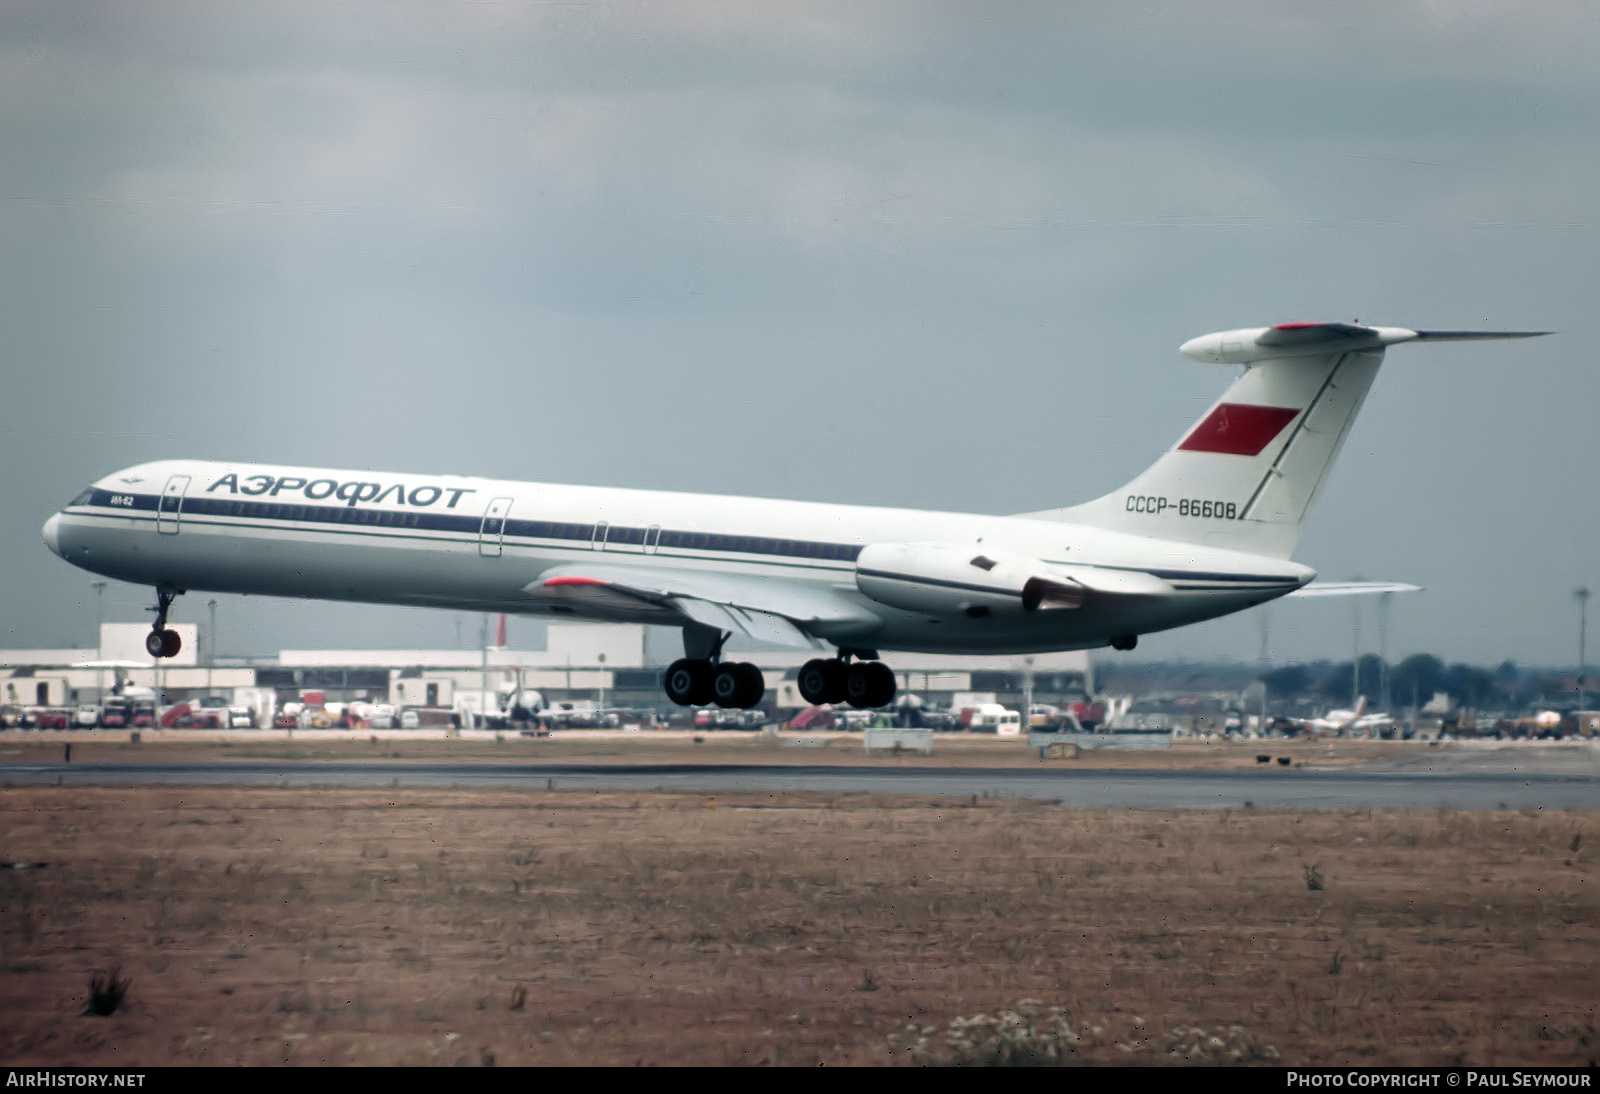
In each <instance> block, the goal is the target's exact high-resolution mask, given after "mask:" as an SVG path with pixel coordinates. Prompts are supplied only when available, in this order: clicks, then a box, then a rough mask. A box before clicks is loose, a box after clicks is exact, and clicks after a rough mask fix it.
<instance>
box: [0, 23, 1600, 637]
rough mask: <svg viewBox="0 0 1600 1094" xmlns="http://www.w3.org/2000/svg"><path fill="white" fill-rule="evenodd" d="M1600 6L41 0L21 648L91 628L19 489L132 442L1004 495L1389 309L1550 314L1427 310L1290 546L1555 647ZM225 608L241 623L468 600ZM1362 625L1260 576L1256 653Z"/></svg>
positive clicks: (14, 610)
mask: <svg viewBox="0 0 1600 1094" xmlns="http://www.w3.org/2000/svg"><path fill="white" fill-rule="evenodd" d="M1597 32H1600V5H1595V4H1593V3H1592V2H1589V0H1581V2H1580V0H1573V2H1566V3H1564V2H1546V3H1531V4H1506V3H1500V2H1488V0H1373V2H1355V3H1345V4H1339V5H1323V4H1292V3H1283V2H1276V3H1256V2H1243V0H1240V2H1223V0H1214V2H1211V3H1206V4H1188V3H1171V4H1161V3H1117V4H1075V3H1047V4H1039V5H1026V4H1020V3H1007V4H992V3H968V4H962V3H948V4H938V3H915V4H911V3H906V4H896V3H872V4H859V3H839V4H824V3H797V2H785V3H781V4H755V3H720V4H719V3H677V4H674V3H651V4H628V3H603V4H585V3H554V4H546V3H499V2H493V0H486V2H475V3H390V2H385V3H334V2H329V0H316V2H307V3H292V2H276V3H272V4H249V5H231V4H230V5H219V4H209V3H176V2H159V0H152V2H145V3H140V4H113V3H107V4H89V3H72V2H63V0H47V2H38V3H25V2H9V3H6V4H5V5H4V6H0V148H4V149H5V153H4V155H3V156H0V340H3V344H4V347H5V357H4V361H5V363H4V365H3V373H0V375H3V376H4V380H5V382H4V387H3V390H4V404H3V405H4V408H5V414H4V420H3V422H0V445H3V456H4V467H5V477H4V480H3V481H4V487H3V490H4V498H5V502H6V504H5V506H4V512H5V514H6V519H5V521H4V522H3V525H0V558H3V559H4V560H5V563H6V566H5V576H4V579H3V581H0V625H3V633H0V646H13V647H14V646H31V645H43V646H56V645H66V644H80V643H84V644H86V643H87V642H88V641H89V635H90V632H91V630H92V625H93V621H94V617H95V604H94V595H93V593H92V591H91V590H90V587H89V580H90V578H89V575H87V574H85V573H83V572H81V571H78V570H74V569H72V568H71V567H69V566H67V565H66V564H65V563H62V562H61V561H59V560H58V559H56V558H55V557H54V556H52V555H51V554H49V552H48V551H47V550H46V549H45V548H44V546H43V544H42V543H41V542H40V540H39V536H38V528H39V525H40V524H41V523H43V521H44V520H45V518H46V517H47V516H48V515H49V514H50V512H52V511H53V510H54V509H55V508H56V507H58V506H59V505H61V504H62V503H64V502H65V501H66V500H68V499H69V498H70V497H71V496H72V495H73V494H74V493H75V492H76V491H77V490H78V489H79V488H80V487H81V486H82V485H83V484H84V483H85V482H87V481H88V480H90V479H91V478H94V477H97V476H99V475H101V474H103V473H105V472H106V471H109V470H111V469H113V468H116V467H121V466H125V465H128V464H133V463H137V462H139V461H141V460H147V459H154V458H161V457H171V456H192V457H198V458H213V459H226V458H239V459H249V460H264V461H286V462H287V461H292V462H295V463H303V464H313V465H328V466H333V467H360V468H366V467H372V468H391V469H396V470H421V471H441V472H443V471H449V472H460V473H465V474H480V475H491V476H503V477H507V478H522V479H533V480H542V481H557V482H579V483H594V484H605V485H625V486H636V487H646V488H665V489H676V490H703V491H713V492H720V493H748V494H760V495H770V496H782V497H800V498H808V499H816V500H825V501H841V502H863V503H872V504H892V505H910V506H917V507H927V508H943V509H963V510H974V511H980V512H998V513H1005V512H1018V511H1025V510H1030V509H1039V508H1045V507H1051V506H1057V505H1064V504H1070V503H1072V502H1075V501H1079V500H1085V499H1087V498H1090V497H1094V496H1096V495H1098V494H1100V493H1102V492H1104V491H1106V490H1109V489H1111V488H1113V487H1115V486H1117V485H1119V484H1120V483H1121V482H1124V481H1126V480H1127V479H1129V478H1131V477H1133V475H1135V474H1136V473H1137V472H1138V471H1140V470H1141V469H1142V468H1143V467H1145V466H1146V465H1147V464H1148V463H1149V462H1150V461H1151V460H1153V459H1154V458H1155V456H1156V455H1157V454H1158V453H1159V452H1160V451H1162V450H1163V449H1164V448H1165V447H1166V446H1168V445H1169V444H1171V443H1172V441H1173V440H1174V439H1175V438H1176V437H1177V436H1179V435H1180V434H1181V433H1182V432H1183V431H1184V430H1185V428H1186V427H1187V426H1188V424H1189V423H1190V422H1191V421H1192V420H1193V419H1194V418H1195V417H1196V416H1198V414H1199V413H1200V412H1201V411H1202V410H1203V409H1204V408H1205V406H1206V405H1207V404H1208V403H1209V401H1210V400H1211V399H1213V398H1214V397H1215V396H1216V395H1217V394H1218V393H1219V392H1220V390H1221V389H1222V387H1223V386H1224V385H1225V384H1226V382H1227V381H1228V379H1229V378H1230V376H1231V373H1230V372H1229V371H1228V370H1224V369H1218V368H1215V367H1208V366H1203V365H1198V364H1195V363H1193V362H1189V361H1187V360H1185V359H1183V358H1181V357H1179V356H1178V355H1177V352H1176V348H1177V346H1178V344H1179V343H1180V342H1182V341H1183V340H1184V339H1186V338H1189V337H1191V336H1193V335H1196V334H1200V333H1204V332H1206V331H1210V330H1218V329H1223V328H1228V327H1237V326H1251V325H1261V324H1267V323H1274V322H1280V321H1284V320H1299V319H1350V318H1357V317H1359V318H1360V319H1362V320H1365V321H1368V322H1376V323H1382V324H1388V325H1396V326H1410V327H1430V326H1431V327H1450V328H1456V327H1476V326H1482V327H1499V328H1511V329H1530V328H1532V329H1555V330H1559V331H1560V332H1561V334H1560V335H1559V336H1557V337H1555V338H1548V339H1543V340H1539V341H1536V342H1513V343H1506V344H1501V345H1484V346H1443V345H1441V346H1418V347H1409V348H1404V347H1403V348H1401V349H1399V350H1396V351H1395V352H1393V353H1392V354H1391V355H1390V358H1389V362H1388V364H1387V365H1386V368H1385V371H1384V373H1383V375H1382V376H1381V377H1380V379H1379V381H1378V385H1377V387H1376V389H1375V391H1374V392H1373V394H1372V396H1371V397H1370V398H1369V400H1368V402H1367V406H1366V410H1365V411H1364V412H1363V415H1362V417H1361V419H1360V420H1359V421H1358V422H1357V424H1356V427H1355V429H1354V432H1353V434H1352V436H1351V439H1350V441H1349V443H1348V445H1347V447H1346V449H1345V454H1344V456H1343V458H1342V460H1341V462H1340V464H1339V465H1338V466H1337V467H1336V469H1335V471H1334V473H1333V476H1332V480H1331V483H1330V485H1329V486H1328V488H1327V489H1326V490H1325V492H1324V493H1323V496H1322V499H1321V502H1320V504H1319V507H1318V511H1317V514H1316V516H1315V518H1314V519H1313V521H1312V523H1311V526H1310V528H1309V530H1308V532H1307V535H1306V537H1305V540H1304V541H1303V543H1302V546H1301V549H1300V552H1299V554H1298V556H1297V557H1298V558H1299V559H1300V560H1302V561H1304V562H1306V563H1308V564H1310V565H1312V566H1314V567H1316V568H1317V569H1318V570H1319V571H1321V572H1322V573H1323V574H1324V575H1325V576H1327V577H1329V578H1334V579H1346V578H1350V577H1354V576H1361V577H1367V578H1392V579H1399V580H1406V581H1414V582H1417V583H1419V584H1424V585H1426V586H1428V591H1427V592H1425V593H1423V594H1420V595H1417V596H1414V597H1411V598H1409V599H1407V600H1404V601H1398V602H1396V604H1395V606H1394V613H1393V620H1392V625H1391V633H1390V642H1389V645H1390V650H1391V653H1393V654H1394V655H1396V656H1399V655H1403V654H1404V653H1408V652H1412V651H1415V650H1428V651H1431V652H1434V653H1436V654H1438V655H1440V656H1443V657H1445V658H1447V659H1451V660H1455V659H1465V660H1473V661H1480V662H1493V661H1498V660H1500V659H1502V658H1505V657H1511V658H1514V659H1516V660H1518V661H1521V662H1525V663H1533V664H1540V663H1544V664H1554V663H1572V662H1573V661H1575V660H1576V653H1575V647H1576V632H1577V618H1576V610H1575V608H1574V606H1573V602H1572V595H1571V594H1572V590H1573V589H1574V588H1576V587H1577V586H1578V585H1580V584H1586V583H1587V584H1594V585H1596V586H1597V587H1600V571H1597V567H1596V565H1595V555H1594V549H1593V544H1595V543H1596V542H1597V541H1600V506H1597V505H1596V504H1595V493H1594V486H1593V483H1592V480H1593V472H1594V469H1595V467H1596V464H1597V456H1600V431H1597V428H1596V426H1597V420H1596V409H1597V407H1596V394H1597V391H1600V386H1597V381H1596V376H1595V371H1594V368H1593V366H1592V365H1591V362H1590V360H1589V357H1590V355H1591V352H1592V348H1591V347H1592V345H1593V342H1594V338H1593V336H1592V334H1591V331H1592V328H1593V321H1592V319H1593V316H1594V313H1595V311H1596V306H1597V305H1596V287H1597V285H1600V276H1597V274H1600V250H1597V247H1596V232H1595V228H1596V204H1597V202H1600V184H1597V181H1596V180H1597V179H1600V136H1597V133H1600V126H1597V121H1600V66H1597V65H1596V63H1595V57H1596V56H1597V55H1600V33H1597ZM105 596H106V618H107V619H108V620H115V619H137V618H144V616H143V613H142V611H141V608H142V607H143V606H144V604H145V603H147V602H148V600H149V599H150V597H149V594H148V591H147V590H143V589H138V588H134V587H129V586H113V587H112V588H110V589H108V590H107V592H106V594H105ZM205 599H206V598H205V597H203V596H189V597H186V598H184V599H183V600H181V601H180V602H179V603H180V606H179V609H178V612H177V615H176V618H178V619H186V620H190V621H203V620H204V613H205V609H204V601H205ZM220 601H221V605H220V608H219V612H220V615H221V621H222V624H223V626H222V630H223V633H222V635H221V636H220V638H219V644H220V647H221V648H222V649H223V650H225V651H230V652H240V653H244V652H268V651H272V650H276V649H278V648H280V647H283V646H295V647H302V646H388V645H396V644H403V643H413V642H414V643H423V644H430V645H440V644H442V645H447V646H448V645H452V644H454V641H455V631H454V621H455V618H456V617H455V616H454V615H452V614H451V613H438V612H427V611H402V610H395V609H379V608H362V607H346V606H327V605H316V604H290V603H280V602H264V601H260V600H245V599H243V598H238V597H223V598H220ZM1351 618H1352V609H1351V605H1350V604H1349V602H1343V603H1334V602H1310V603H1303V604H1298V605H1296V604H1284V605H1280V606H1278V607H1275V608H1273V609H1272V615H1271V630H1270V634H1271V647H1272V653H1273V654H1274V656H1276V657H1279V658H1287V657H1294V658H1314V657H1323V656H1327V657H1341V656H1343V657H1348V656H1349V651H1350V649H1351V645H1352V633H1351ZM476 628H477V623H476V620H468V621H467V623H466V633H467V635H468V636H469V640H470V637H471V636H473V635H475V633H476ZM515 628H516V624H515V623H514V624H513V639H515V638H516V629H515ZM1373 629H1374V627H1373V622H1372V618H1371V610H1370V607H1369V609H1368V618H1367V620H1366V638H1367V643H1366V644H1367V645H1371V644H1372V642H1373V637H1374V635H1373ZM530 633H531V632H530ZM1258 643H1259V630H1258V624H1257V621H1256V619H1255V618H1254V617H1253V616H1250V615H1246V616H1242V617H1238V618H1237V619H1235V620H1233V621H1226V622H1221V623H1215V624H1209V625H1206V626H1203V627H1195V628H1189V629H1187V630H1183V631H1177V632H1172V633H1171V634H1168V635H1164V636H1152V637H1149V638H1147V639H1145V640H1144V642H1143V643H1142V644H1141V646H1140V650H1139V656H1141V657H1144V656H1152V657H1154V656H1173V657H1178V656H1183V657H1223V658H1232V657H1244V658H1251V657H1254V656H1256V653H1257V648H1258ZM1103 656H1107V657H1110V656H1117V655H1112V654H1109V653H1107V654H1104V655H1103Z"/></svg>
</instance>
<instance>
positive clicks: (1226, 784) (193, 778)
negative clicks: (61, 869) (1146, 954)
mask: <svg viewBox="0 0 1600 1094" xmlns="http://www.w3.org/2000/svg"><path fill="white" fill-rule="evenodd" d="M0 785H4V786H161V785H168V786H279V787H353V788H361V787H394V788H406V787H459V788H463V789H466V788H490V787H499V788H506V787H510V788H524V789H562V790H578V789H585V790H636V791H657V790H664V791H692V792H705V793H734V792H761V791H766V792H778V791H824V792H831V793H859V794H916V795H929V796H949V797H971V796H973V795H977V796H979V797H1006V798H1030V799H1037V800H1044V801H1050V802H1054V803H1056V804H1057V805H1059V806H1061V807H1063V808H1068V809H1241V808H1260V809H1302V810H1325V809H1336V810H1337V809H1430V810H1431V809H1472V810H1485V809H1517V810H1523V809H1532V810H1595V809H1600V775H1596V774H1593V773H1588V772H1582V771H1577V772H1566V773H1551V772H1530V771H1525V770H1524V771H1516V770H1498V771H1483V770H1437V769H1436V770H1431V771H1430V770H1421V771H1419V770H1403V769H1402V770H1395V769H1389V770H1383V769H1374V766H1371V765H1369V766H1364V767H1341V768H1321V769H1318V768H1297V769H1280V768H1261V769H1258V770H1245V771H1183V770H1116V771H1108V770H1073V769H1070V768H1049V767H1041V768H1039V769H1037V770H1033V769H1015V768H1013V769H1002V768H983V767H955V768H917V767H893V768H891V767H883V766H865V765H863V766H855V767H851V766H843V767H838V766H780V765H762V764H749V765H745V764H738V765H733V764H723V765H712V764H706V765H700V764H650V765H642V764H641V765H599V764H573V763H429V762H385V761H381V760H373V761H361V762H326V761H309V762H308V761H296V762H257V761H251V762H238V763H160V762H154V763H130V764H122V763H26V764H5V765H0Z"/></svg>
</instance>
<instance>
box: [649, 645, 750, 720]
mask: <svg viewBox="0 0 1600 1094" xmlns="http://www.w3.org/2000/svg"><path fill="white" fill-rule="evenodd" d="M662 685H663V687H664V688H665V689H666V693H667V698H668V699H671V700H672V701H673V702H674V703H677V704H678V705H679V706H684V707H699V706H706V705H707V704H710V703H715V704H716V705H717V706H719V707H727V708H730V709H733V710H749V709H750V708H752V707H754V706H756V705H757V704H758V703H760V702H761V699H762V697H763V696H764V695H766V692H767V683H766V680H765V678H763V677H762V675H761V670H760V669H759V668H757V667H756V666H755V665H752V664H750V662H748V661H722V662H715V661H709V660H704V659H701V658H694V657H684V658H680V659H679V660H677V661H674V662H673V663H672V664H670V665H668V666H667V673H666V676H665V678H664V679H663V680H662Z"/></svg>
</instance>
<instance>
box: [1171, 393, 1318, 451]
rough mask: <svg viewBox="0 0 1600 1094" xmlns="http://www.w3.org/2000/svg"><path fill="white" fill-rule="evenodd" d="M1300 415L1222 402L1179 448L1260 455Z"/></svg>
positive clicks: (1289, 410) (1282, 408)
mask: <svg viewBox="0 0 1600 1094" xmlns="http://www.w3.org/2000/svg"><path fill="white" fill-rule="evenodd" d="M1299 413H1300V412H1299V411H1298V410H1295V409H1294V408H1292V407H1285V406H1253V405H1251V404H1249V403H1220V404H1218V405H1217V407H1216V409H1215V410H1213V411H1212V412H1211V413H1210V414H1207V415H1206V416H1205V420H1204V421H1202V422H1201V423H1200V424H1199V425H1197V426H1195V427H1194V431H1193V432H1192V433H1190V434H1189V435H1188V436H1187V437H1185V438H1184V439H1183V443H1182V444H1180V445H1179V446H1178V448H1179V449H1180V450H1181V451H1184V452H1220V453H1222V454H1224V455H1228V456H1257V455H1260V453H1261V450H1262V449H1263V448H1265V447H1267V445H1268V444H1269V443H1271V441H1272V439H1273V438H1274V437H1276V436H1277V435H1278V434H1279V433H1282V432H1283V427H1284V426H1286V425H1288V424H1289V423H1290V422H1292V421H1294V419H1295V417H1296V415H1298V414H1299Z"/></svg>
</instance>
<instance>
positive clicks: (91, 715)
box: [72, 703, 100, 729]
mask: <svg viewBox="0 0 1600 1094" xmlns="http://www.w3.org/2000/svg"><path fill="white" fill-rule="evenodd" d="M72 728H73V729H99V728H100V708H99V707H98V706H96V705H95V704H93V703H80V704H78V709H76V710H74V711H73V712H72Z"/></svg>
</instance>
